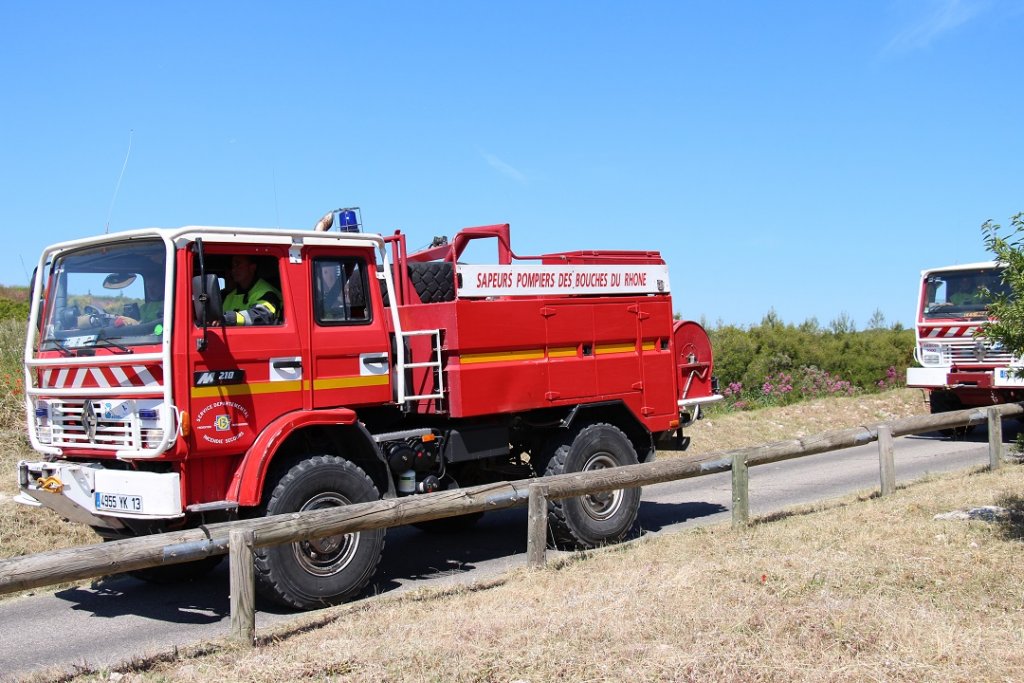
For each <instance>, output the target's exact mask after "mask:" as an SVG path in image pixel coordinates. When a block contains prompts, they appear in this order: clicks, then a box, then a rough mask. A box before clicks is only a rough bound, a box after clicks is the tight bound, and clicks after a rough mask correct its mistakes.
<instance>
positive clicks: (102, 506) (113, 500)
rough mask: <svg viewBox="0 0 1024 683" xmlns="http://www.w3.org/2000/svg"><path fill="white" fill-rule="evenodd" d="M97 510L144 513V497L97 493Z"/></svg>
mask: <svg viewBox="0 0 1024 683" xmlns="http://www.w3.org/2000/svg"><path fill="white" fill-rule="evenodd" d="M96 509H97V510H113V511H114V512H142V496H129V495H125V494H123V493H100V492H99V491H97V492H96Z"/></svg>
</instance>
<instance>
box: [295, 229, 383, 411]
mask: <svg viewBox="0 0 1024 683" xmlns="http://www.w3.org/2000/svg"><path fill="white" fill-rule="evenodd" d="M308 257H309V258H308V259H307V260H308V263H309V268H310V277H309V284H310V287H311V294H310V301H311V306H312V311H311V324H312V330H311V332H310V339H311V344H310V347H311V348H310V355H311V375H310V379H311V380H312V382H311V385H310V390H311V391H312V405H313V407H314V408H330V407H336V406H348V407H352V406H359V405H382V404H386V403H388V402H390V401H391V400H392V395H391V351H390V346H391V345H390V342H389V337H388V333H387V329H386V326H385V321H384V316H385V310H384V306H383V303H382V301H381V297H380V290H379V287H378V285H377V282H376V266H375V264H374V260H373V257H372V251H370V250H368V249H358V248H353V249H350V250H339V249H336V248H332V249H317V248H310V250H309V252H308Z"/></svg>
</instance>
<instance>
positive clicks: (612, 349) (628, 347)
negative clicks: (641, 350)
mask: <svg viewBox="0 0 1024 683" xmlns="http://www.w3.org/2000/svg"><path fill="white" fill-rule="evenodd" d="M634 351H636V344H603V345H601V346H598V347H597V348H596V349H594V353H596V354H597V355H599V356H601V355H604V354H606V353H632V352H634Z"/></svg>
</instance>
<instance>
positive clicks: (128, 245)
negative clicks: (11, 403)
mask: <svg viewBox="0 0 1024 683" xmlns="http://www.w3.org/2000/svg"><path fill="white" fill-rule="evenodd" d="M165 254H166V252H165V250H164V244H163V242H161V241H160V240H159V239H147V240H132V241H129V242H115V243H111V244H105V245H103V246H99V247H89V248H86V249H79V250H76V251H71V252H66V253H63V254H59V255H57V256H55V257H54V259H53V262H52V266H51V269H50V282H49V288H48V290H47V300H46V308H45V311H46V313H45V314H46V321H45V324H44V325H43V330H44V336H43V338H42V340H41V342H40V350H60V351H62V352H67V351H68V350H69V349H75V348H94V347H95V348H108V349H111V350H112V351H113V352H115V353H117V352H121V353H124V352H126V351H130V350H131V349H130V347H132V346H139V345H143V344H157V343H160V341H161V340H162V338H163V314H164V277H165V274H166V266H165Z"/></svg>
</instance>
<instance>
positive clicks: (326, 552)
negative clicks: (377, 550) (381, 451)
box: [292, 492, 359, 576]
mask: <svg viewBox="0 0 1024 683" xmlns="http://www.w3.org/2000/svg"><path fill="white" fill-rule="evenodd" d="M350 502H351V501H349V500H348V499H347V498H345V496H343V495H341V494H340V493H334V492H326V493H320V494H317V495H315V496H313V497H312V498H310V499H309V500H308V501H306V503H305V505H303V506H302V507H301V508H299V510H298V512H302V511H304V510H320V509H322V508H333V507H338V506H340V505H348V504H349V503H350ZM358 548H359V533H358V532H357V533H354V534H339V535H337V536H327V537H325V538H316V539H313V540H309V541H300V542H298V543H292V553H294V555H295V559H296V561H297V562H298V563H299V566H300V567H302V568H303V569H304V570H306V571H307V572H309V573H310V574H312V575H314V576H332V575H334V574H337V573H338V572H340V571H341V570H343V569H344V568H345V567H346V566H348V563H349V562H351V561H352V558H353V557H354V556H355V554H356V550H357V549H358Z"/></svg>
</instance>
